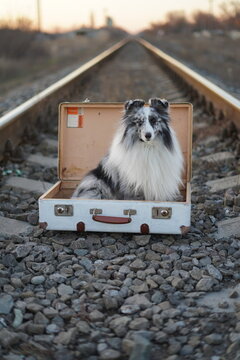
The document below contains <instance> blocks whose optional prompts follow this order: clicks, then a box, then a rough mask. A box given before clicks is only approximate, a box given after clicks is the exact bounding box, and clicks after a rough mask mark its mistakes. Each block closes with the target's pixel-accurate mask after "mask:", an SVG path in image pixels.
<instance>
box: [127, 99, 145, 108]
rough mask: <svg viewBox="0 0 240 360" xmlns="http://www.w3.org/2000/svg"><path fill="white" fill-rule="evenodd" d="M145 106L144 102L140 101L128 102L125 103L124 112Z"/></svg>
mask: <svg viewBox="0 0 240 360" xmlns="http://www.w3.org/2000/svg"><path fill="white" fill-rule="evenodd" d="M144 104H145V101H144V100H142V99H135V100H128V101H126V102H125V110H127V111H129V110H133V109H137V108H141V107H143V106H144Z"/></svg>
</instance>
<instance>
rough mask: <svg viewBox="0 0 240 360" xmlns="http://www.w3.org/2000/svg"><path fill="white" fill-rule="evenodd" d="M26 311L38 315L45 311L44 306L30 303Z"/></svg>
mask: <svg viewBox="0 0 240 360" xmlns="http://www.w3.org/2000/svg"><path fill="white" fill-rule="evenodd" d="M26 309H27V310H28V311H30V312H32V313H37V312H38V311H41V310H42V309H43V306H42V305H40V304H37V303H29V304H27V305H26Z"/></svg>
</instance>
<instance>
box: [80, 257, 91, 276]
mask: <svg viewBox="0 0 240 360" xmlns="http://www.w3.org/2000/svg"><path fill="white" fill-rule="evenodd" d="M79 264H80V265H82V266H83V267H84V268H85V269H86V270H87V271H88V272H90V273H93V272H94V265H93V263H92V262H91V260H89V259H87V258H85V257H84V258H82V259H81V260H80V261H79Z"/></svg>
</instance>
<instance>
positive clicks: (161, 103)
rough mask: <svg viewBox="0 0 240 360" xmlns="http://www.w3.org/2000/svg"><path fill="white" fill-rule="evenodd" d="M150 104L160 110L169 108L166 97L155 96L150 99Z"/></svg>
mask: <svg viewBox="0 0 240 360" xmlns="http://www.w3.org/2000/svg"><path fill="white" fill-rule="evenodd" d="M149 105H150V106H151V107H153V108H154V109H156V110H157V111H159V112H162V111H166V110H167V109H168V105H169V104H168V101H167V100H165V99H159V98H153V99H149Z"/></svg>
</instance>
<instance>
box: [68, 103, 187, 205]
mask: <svg viewBox="0 0 240 360" xmlns="http://www.w3.org/2000/svg"><path fill="white" fill-rule="evenodd" d="M144 104H145V102H144V101H143V100H139V99H136V100H129V101H127V102H126V103H125V110H124V115H123V117H122V120H121V122H120V126H119V128H118V130H117V132H116V134H115V136H114V138H113V141H112V144H111V147H110V150H109V153H108V154H107V155H106V156H105V157H104V158H103V159H102V160H101V161H100V163H99V165H98V166H97V168H96V169H94V170H92V171H90V172H89V173H88V174H87V175H86V176H85V177H84V178H83V179H82V181H81V182H80V184H79V185H78V186H77V188H76V190H75V191H74V193H73V195H72V197H74V198H75V197H78V198H86V199H119V200H157V201H170V200H175V199H176V198H177V197H178V195H179V186H180V185H181V173H182V169H183V155H182V151H181V149H180V146H179V143H178V140H177V138H176V135H175V133H174V131H173V129H172V128H171V127H170V124H169V123H170V117H169V112H168V107H169V106H168V102H167V100H165V99H159V98H154V99H150V100H149V106H144Z"/></svg>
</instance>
